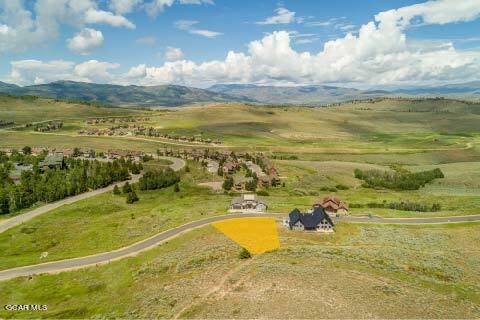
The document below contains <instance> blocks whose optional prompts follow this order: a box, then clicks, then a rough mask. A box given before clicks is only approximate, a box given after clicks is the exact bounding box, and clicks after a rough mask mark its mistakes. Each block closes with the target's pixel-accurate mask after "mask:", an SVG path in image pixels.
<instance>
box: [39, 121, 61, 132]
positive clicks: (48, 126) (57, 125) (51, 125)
mask: <svg viewBox="0 0 480 320" xmlns="http://www.w3.org/2000/svg"><path fill="white" fill-rule="evenodd" d="M62 127H63V122H62V121H50V122H47V123H40V124H36V125H35V127H34V128H33V130H34V131H37V132H48V131H54V130H59V129H61V128H62Z"/></svg>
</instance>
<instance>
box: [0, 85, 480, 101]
mask: <svg viewBox="0 0 480 320" xmlns="http://www.w3.org/2000/svg"><path fill="white" fill-rule="evenodd" d="M0 93H8V94H16V95H33V96H39V97H46V98H53V99H65V100H78V101H85V102H94V103H99V104H103V105H111V106H120V107H122V106H124V107H154V106H164V107H177V106H183V105H189V104H195V103H210V102H244V103H258V104H280V105H284V104H295V105H311V106H320V105H326V104H330V103H338V102H344V101H351V100H364V99H373V98H381V97H446V98H462V99H475V100H476V99H480V81H473V82H468V83H462V84H450V85H443V86H437V87H412V88H404V89H396V90H381V89H372V90H359V89H353V88H344V87H335V86H329V85H315V86H291V87H287V86H260V85H254V84H216V85H214V86H211V87H210V88H208V89H199V88H192V87H186V86H179V85H161V86H135V85H129V86H121V85H112V84H97V83H86V82H75V81H56V82H52V83H48V84H41V85H32V86H25V87H20V86H17V85H14V84H9V83H5V82H0Z"/></svg>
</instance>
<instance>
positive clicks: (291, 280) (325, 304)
mask: <svg viewBox="0 0 480 320" xmlns="http://www.w3.org/2000/svg"><path fill="white" fill-rule="evenodd" d="M277 228H278V232H279V235H280V248H279V249H277V250H275V251H273V252H269V253H265V254H260V255H255V256H254V257H253V258H252V259H245V260H241V259H239V252H240V246H239V245H237V244H236V243H235V242H233V241H231V240H229V239H228V238H227V237H225V236H224V235H223V234H221V233H220V232H219V231H217V230H215V228H214V227H212V226H207V227H203V228H201V229H197V230H194V231H192V232H189V233H187V234H184V235H182V236H180V237H177V238H175V239H172V240H170V241H168V242H167V243H165V244H163V245H161V246H159V247H157V248H154V249H152V250H150V251H148V252H144V253H141V254H140V255H138V256H137V257H132V258H128V259H124V260H121V261H116V262H112V263H110V264H108V265H104V266H98V267H93V268H88V269H84V270H78V271H73V272H64V273H61V274H57V275H41V276H34V277H33V278H31V279H28V278H26V277H25V278H18V279H14V280H10V281H5V282H0V300H1V301H2V302H4V303H17V302H18V301H29V302H30V303H37V304H47V305H48V310H47V311H43V312H41V313H32V312H22V313H11V312H7V311H5V310H1V311H0V317H2V318H11V317H15V318H29V317H47V318H90V317H102V318H103V317H105V318H133V317H135V318H173V317H175V316H177V317H179V318H199V319H201V318H209V317H212V315H215V317H218V318H258V317H264V318H288V319H290V318H298V317H299V316H301V317H302V318H305V319H314V318H478V317H479V316H480V307H479V306H480V287H479V285H478V284H479V283H480V278H479V273H478V265H479V262H480V252H479V251H478V246H479V245H480V238H479V237H478V236H476V235H478V234H480V225H479V224H456V225H448V226H447V225H437V226H431V227H425V226H423V227H419V226H415V227H413V226H404V227H402V226H380V225H355V224H342V225H339V226H338V227H337V232H336V233H335V234H332V235H322V234H312V233H298V232H293V231H288V230H285V229H284V228H283V227H282V226H281V225H280V222H278V225H277ZM319 292H321V294H319ZM112 301H115V303H112ZM272 301H274V302H275V303H272ZM313 301H314V303H313Z"/></svg>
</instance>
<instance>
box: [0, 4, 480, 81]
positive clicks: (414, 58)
mask: <svg viewBox="0 0 480 320" xmlns="http://www.w3.org/2000/svg"><path fill="white" fill-rule="evenodd" d="M473 4H477V5H476V6H475V5H473ZM478 4H480V1H479V0H464V1H462V2H458V1H453V0H439V1H435V2H426V3H424V4H421V5H414V6H408V7H403V8H399V9H397V10H390V11H386V12H381V13H379V14H377V15H376V16H375V20H374V21H371V22H368V23H366V24H364V25H362V26H361V27H360V28H359V29H358V30H357V32H355V33H351V32H349V33H347V34H346V35H345V36H343V37H340V38H337V39H335V40H331V41H327V42H326V43H325V44H324V46H323V48H322V49H321V50H320V51H318V52H308V51H306V52H301V51H296V50H294V49H293V48H292V44H291V42H292V41H297V40H298V39H308V38H309V37H307V36H304V37H302V36H301V34H299V33H293V32H288V31H277V32H273V33H272V34H268V35H266V36H264V37H263V38H262V39H260V40H256V41H252V42H250V43H249V44H248V47H247V50H246V51H245V52H234V51H229V52H228V54H227V55H226V57H225V59H223V60H212V61H207V62H204V63H196V62H193V61H189V60H184V59H182V60H175V61H167V62H165V63H164V64H163V65H160V66H146V65H144V64H140V65H138V66H136V67H133V68H131V69H130V70H129V71H128V72H127V73H125V74H115V73H114V71H115V66H116V65H111V66H110V67H109V68H103V72H101V73H95V72H94V71H95V69H92V71H91V72H92V73H90V71H89V72H79V71H78V70H77V71H74V70H75V69H78V68H77V65H75V64H74V63H71V62H65V61H61V62H46V63H43V62H41V61H33V62H32V60H27V61H16V62H13V63H12V71H11V74H10V79H11V81H12V82H15V83H19V84H25V83H34V82H36V81H37V82H38V81H49V80H51V79H71V78H75V79H84V78H86V79H87V80H89V81H97V79H102V80H101V81H109V82H112V83H122V84H132V83H133V84H141V85H158V84H167V83H177V84H185V85H193V86H208V85H211V84H214V83H225V82H231V83H259V84H280V83H282V84H285V83H290V84H321V83H347V84H350V85H352V84H353V85H354V84H361V85H402V84H408V85H415V84H440V83H448V82H463V81H471V80H478V74H480V51H478V50H477V51H475V50H457V49H456V48H455V47H454V45H453V44H452V43H451V41H447V42H442V41H421V40H416V41H415V40H414V41H412V40H409V39H407V35H406V29H407V28H409V27H412V26H418V24H419V23H420V24H445V23H455V22H462V21H470V20H472V19H476V18H477V17H479V15H480V5H478ZM449 12H452V14H451V15H450V14H449ZM4 23H5V22H4ZM196 24H197V22H196V21H183V22H179V23H178V24H177V27H178V28H181V29H183V30H187V31H189V32H190V30H192V29H195V26H196ZM311 37H313V36H311ZM97 63H99V62H98V61H97ZM109 79H110V80H109Z"/></svg>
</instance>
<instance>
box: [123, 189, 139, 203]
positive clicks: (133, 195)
mask: <svg viewBox="0 0 480 320" xmlns="http://www.w3.org/2000/svg"><path fill="white" fill-rule="evenodd" d="M138 200H139V199H138V196H137V194H136V193H135V190H132V191H131V192H129V193H127V199H126V201H127V203H128V204H132V203H134V202H137V201H138Z"/></svg>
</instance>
